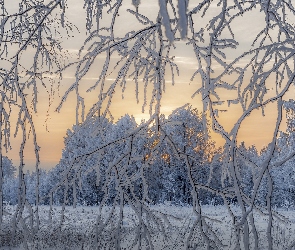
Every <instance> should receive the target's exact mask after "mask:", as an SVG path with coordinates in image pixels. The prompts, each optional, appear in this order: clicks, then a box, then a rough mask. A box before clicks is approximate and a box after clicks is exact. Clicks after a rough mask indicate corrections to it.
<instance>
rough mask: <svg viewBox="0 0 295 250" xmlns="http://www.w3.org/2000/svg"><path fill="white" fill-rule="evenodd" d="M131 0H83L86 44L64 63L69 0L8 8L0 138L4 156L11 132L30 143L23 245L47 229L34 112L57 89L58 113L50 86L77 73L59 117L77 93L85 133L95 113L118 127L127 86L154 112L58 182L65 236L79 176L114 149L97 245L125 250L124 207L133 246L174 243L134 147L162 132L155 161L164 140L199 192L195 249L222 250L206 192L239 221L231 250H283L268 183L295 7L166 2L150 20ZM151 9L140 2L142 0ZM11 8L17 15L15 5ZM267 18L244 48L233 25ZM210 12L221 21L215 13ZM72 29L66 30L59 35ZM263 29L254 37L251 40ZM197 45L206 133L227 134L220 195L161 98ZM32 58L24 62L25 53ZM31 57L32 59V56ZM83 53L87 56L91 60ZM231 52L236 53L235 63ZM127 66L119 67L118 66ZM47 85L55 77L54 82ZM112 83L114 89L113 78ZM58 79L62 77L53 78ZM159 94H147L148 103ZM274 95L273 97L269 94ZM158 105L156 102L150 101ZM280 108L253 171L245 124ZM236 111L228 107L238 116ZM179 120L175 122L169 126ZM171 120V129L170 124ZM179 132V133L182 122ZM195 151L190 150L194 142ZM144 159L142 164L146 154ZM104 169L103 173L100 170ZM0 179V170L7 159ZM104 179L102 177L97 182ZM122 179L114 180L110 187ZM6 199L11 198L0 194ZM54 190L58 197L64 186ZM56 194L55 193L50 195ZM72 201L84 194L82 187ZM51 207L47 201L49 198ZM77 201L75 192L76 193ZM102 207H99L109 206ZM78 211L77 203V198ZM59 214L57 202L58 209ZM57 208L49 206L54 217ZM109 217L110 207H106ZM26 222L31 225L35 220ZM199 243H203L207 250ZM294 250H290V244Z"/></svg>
mask: <svg viewBox="0 0 295 250" xmlns="http://www.w3.org/2000/svg"><path fill="white" fill-rule="evenodd" d="M126 2H127V1H123V0H96V1H89V0H85V1H84V10H85V11H86V18H85V20H86V21H85V27H86V31H87V34H88V37H87V38H86V40H85V41H84V43H83V45H82V46H81V54H80V57H79V59H78V61H75V60H72V61H71V60H70V59H69V61H67V57H66V54H65V52H64V51H63V49H62V46H61V44H60V41H59V39H61V38H58V36H57V35H56V34H65V33H67V34H69V33H70V32H71V30H72V29H73V25H71V24H70V23H69V22H67V19H66V15H67V5H70V4H71V2H69V1H65V0H54V1H45V0H44V1H33V0H29V1H22V0H20V1H17V4H16V5H15V6H16V7H14V8H11V6H12V4H11V3H8V2H7V1H0V6H1V12H2V13H1V15H0V20H1V23H0V25H1V26H0V55H1V68H0V75H1V102H0V130H1V133H0V134H1V137H0V143H1V147H0V148H1V151H0V159H2V155H3V153H4V151H5V150H9V147H10V137H11V130H14V131H13V132H12V133H13V134H14V135H17V134H20V135H21V137H22V142H21V143H20V145H19V149H20V150H19V160H20V161H19V171H18V177H19V191H18V206H17V209H16V212H15V214H14V215H13V216H12V224H13V231H14V232H15V231H16V230H17V228H18V227H19V225H22V228H23V237H24V247H25V248H27V249H28V248H29V242H30V241H31V239H32V237H33V236H34V234H35V233H36V232H38V230H39V228H40V221H39V213H38V205H39V198H40V197H39V177H38V176H39V150H40V148H39V145H38V141H37V134H36V132H35V127H34V121H33V119H32V115H33V113H35V112H37V106H38V105H37V104H38V96H39V91H41V89H42V88H43V91H47V92H48V96H49V105H50V100H51V99H50V98H51V97H52V91H51V89H52V88H53V89H55V88H57V87H58V85H59V82H60V81H61V80H62V75H61V73H62V71H63V69H64V68H66V67H70V66H71V65H72V66H74V67H76V73H75V75H74V78H75V80H74V81H73V83H72V85H71V86H70V87H69V88H68V90H67V91H66V92H65V93H64V95H63V96H62V98H61V102H60V105H59V106H58V107H57V111H59V110H61V109H62V106H63V104H64V103H65V102H66V100H67V98H68V96H69V95H70V94H71V93H72V92H73V93H74V94H75V95H76V100H77V102H76V123H77V125H78V124H80V123H83V125H84V126H87V123H88V122H90V121H91V119H92V118H93V117H94V116H98V117H99V118H100V119H101V121H103V120H104V119H106V118H109V119H112V114H111V111H110V107H111V105H112V101H113V96H114V93H115V92H116V91H122V94H123V95H124V91H125V90H127V89H128V88H130V87H129V85H130V80H129V79H131V81H132V82H134V83H135V96H136V98H137V100H138V102H140V101H141V102H142V104H143V105H142V109H143V110H145V109H148V110H149V113H150V118H149V119H148V120H147V121H146V122H145V123H143V124H141V125H140V126H138V127H135V128H133V129H131V130H130V131H128V133H126V134H124V135H123V136H121V137H116V138H112V139H110V140H109V141H106V142H105V143H103V144H102V145H99V146H98V147H96V148H93V149H91V150H89V151H88V152H81V153H79V154H77V155H76V156H75V157H74V158H73V161H72V162H71V163H70V166H69V168H68V169H67V170H66V171H65V172H64V176H63V178H61V181H60V183H59V185H58V186H57V187H56V188H59V187H60V186H63V187H64V194H65V195H64V200H63V206H62V213H61V214H62V216H61V219H60V228H61V226H62V225H63V223H64V221H65V217H64V210H65V205H66V202H67V193H68V189H69V187H70V186H71V185H72V186H73V187H75V186H76V185H73V184H75V183H76V181H77V182H79V180H80V178H79V176H78V175H74V177H73V176H72V179H68V177H69V176H70V174H73V173H75V170H77V169H79V168H80V167H81V166H82V165H83V164H84V163H85V161H87V159H88V158H89V157H91V156H92V155H93V154H97V153H98V154H101V153H102V152H103V151H104V150H106V149H107V148H109V147H113V146H114V145H115V146H119V147H122V148H123V149H124V150H123V152H124V153H123V154H122V155H121V156H120V157H118V158H115V159H112V161H110V162H109V165H108V167H107V169H106V172H107V173H108V174H109V177H110V178H109V182H108V185H107V186H105V189H104V190H105V193H109V192H110V190H111V188H113V189H115V190H116V192H115V193H114V197H113V200H114V203H113V204H114V205H113V209H112V210H111V212H110V213H109V214H108V216H107V218H102V217H101V214H98V217H97V223H96V225H95V227H94V228H93V234H94V235H95V237H94V240H93V242H92V243H91V244H92V245H91V247H93V248H99V247H101V244H103V243H102V242H100V240H101V239H102V241H103V237H102V236H103V235H105V234H106V233H107V232H112V235H111V240H108V242H105V244H107V246H108V247H109V248H110V249H112V248H114V249H120V246H121V242H122V241H123V240H124V239H123V236H122V228H123V218H124V205H125V204H126V203H128V204H129V205H130V206H131V207H132V209H133V210H134V212H135V213H136V216H137V222H138V223H137V226H136V229H135V235H134V239H133V241H132V242H133V244H132V247H136V248H137V249H143V248H149V249H154V244H153V239H152V238H153V230H158V231H160V232H162V233H163V235H165V222H167V220H166V219H167V215H163V214H157V213H156V212H155V211H153V210H152V209H151V207H150V204H149V201H148V198H147V196H146V193H145V192H146V190H147V187H146V186H145V185H146V184H145V176H144V171H142V169H143V168H145V167H148V164H149V159H152V157H146V155H143V154H142V153H143V152H141V154H139V153H138V152H136V150H135V149H134V145H135V143H137V140H139V138H140V134H141V133H146V132H148V131H149V127H151V126H153V127H154V128H155V130H154V131H153V135H152V136H153V138H154V139H155V140H154V145H153V150H152V152H151V154H153V153H155V152H156V150H157V149H158V148H159V147H160V146H161V145H163V143H167V144H169V145H170V146H171V148H172V149H173V150H174V154H175V156H176V157H177V158H180V159H183V160H184V161H185V165H186V171H187V176H188V179H189V181H190V185H191V186H192V199H193V212H194V214H195V217H196V220H195V221H194V224H193V225H194V226H193V227H192V228H190V233H189V235H188V238H187V248H188V249H193V248H194V246H195V247H196V244H197V243H196V242H195V241H194V239H195V238H194V236H195V235H196V234H198V235H199V236H200V239H201V240H200V242H201V243H200V244H202V245H199V246H201V247H203V248H206V249H210V248H211V249H212V248H214V249H218V248H220V249H224V247H228V246H225V245H224V243H223V241H222V239H221V238H220V237H218V236H217V235H216V233H215V232H214V230H213V229H212V227H211V226H210V218H208V217H205V216H204V214H203V211H202V206H201V204H200V201H199V193H200V190H201V189H206V190H208V191H210V192H212V193H214V194H218V195H220V196H221V197H222V198H223V200H224V204H225V206H226V207H227V208H228V213H229V216H231V218H232V227H233V241H232V242H233V243H232V245H231V246H230V247H232V248H233V249H241V248H242V249H259V248H260V247H261V246H260V245H259V244H260V242H261V237H266V239H267V242H268V248H269V249H274V248H275V246H274V245H273V244H274V243H273V239H272V232H273V223H274V221H284V218H283V217H282V216H280V215H279V214H277V213H276V212H275V211H274V210H273V206H272V193H273V185H274V182H273V179H272V176H271V169H272V167H273V166H272V161H273V157H274V155H275V149H276V145H277V143H278V136H279V130H280V125H281V123H282V117H283V105H284V100H285V96H286V95H287V93H288V92H289V91H291V89H292V87H293V85H294V76H295V75H294V74H295V73H294V68H295V65H294V34H295V32H294V25H293V21H292V20H293V18H294V13H295V9H294V7H293V4H292V2H291V1H283V0H277V1H255V0H251V1H236V0H233V1H227V0H221V1H208V0H204V1H202V0H201V1H195V2H194V1H192V0H191V1H188V0H178V1H170V0H169V1H166V0H159V1H158V5H157V6H156V7H155V13H156V15H155V16H154V17H149V16H147V15H145V9H144V8H141V6H142V3H141V1H137V0H133V1H132V4H131V5H129V6H128V7H127V8H126V5H125V4H126ZM142 2H143V1H142ZM9 7H10V8H9ZM257 9H258V10H259V15H261V16H262V17H263V19H264V25H263V27H262V28H261V30H259V31H258V32H257V34H255V36H254V39H253V41H252V42H251V46H250V47H249V48H246V47H243V46H241V45H240V42H239V41H238V40H239V38H238V36H237V35H236V34H235V32H236V30H237V29H236V26H235V23H237V22H243V20H244V17H245V16H247V14H251V13H257V12H256V10H257ZM123 12H124V14H125V15H126V16H128V17H129V16H130V17H132V18H134V19H135V20H136V21H137V22H138V24H139V25H138V28H136V29H135V30H130V31H128V32H126V33H125V34H123V35H122V34H121V33H120V32H119V31H118V30H117V29H116V27H117V25H118V22H119V21H118V20H119V16H120V15H121V14H122V13H123ZM212 13H213V14H212ZM62 30H63V32H62ZM253 32H254V31H253ZM183 40H184V41H185V43H186V46H188V47H190V48H191V51H192V53H193V54H194V56H195V59H196V64H195V73H194V74H193V75H192V79H191V81H197V80H198V81H200V84H201V86H200V88H198V89H196V91H195V93H194V94H193V97H194V96H196V97H197V96H198V95H199V96H201V99H202V106H203V110H202V113H203V124H204V125H206V124H208V123H209V124H211V128H212V130H213V131H214V132H216V133H219V134H220V135H221V136H222V137H223V139H224V140H225V144H224V147H223V149H224V151H223V154H221V155H216V158H220V159H222V161H223V165H222V169H221V170H222V174H221V183H223V189H220V190H219V189H217V188H213V187H211V186H209V185H206V184H205V183H202V182H200V183H199V182H196V181H195V179H194V177H193V174H192V168H193V159H192V157H191V156H190V154H189V153H188V152H187V151H186V150H185V149H183V148H179V147H178V145H177V144H176V143H175V141H173V139H172V138H170V136H169V134H167V133H166V131H165V129H164V128H163V126H164V125H163V124H165V123H163V120H164V119H163V117H162V116H161V100H162V96H163V95H164V94H165V89H166V88H168V87H169V88H170V87H171V86H168V85H167V78H168V75H169V77H170V79H171V81H172V83H174V80H175V78H174V76H175V75H176V74H178V72H179V68H178V66H177V64H176V63H175V61H174V58H173V51H174V50H175V49H177V47H178V46H179V44H180V43H181V42H182V41H183ZM28 51H30V53H29V55H33V56H31V60H30V61H29V62H26V63H25V64H24V63H23V61H24V60H26V58H27V52H28ZM32 51H33V52H32ZM84 51H86V54H83V53H82V52H84ZM233 55H234V56H233ZM99 57H103V58H104V62H103V66H102V70H101V71H100V72H98V74H97V76H96V80H95V81H94V82H93V86H92V87H91V88H89V91H96V93H97V95H98V99H97V101H96V103H94V104H93V106H92V108H91V109H90V111H89V112H86V110H85V105H84V98H83V96H82V95H81V92H80V89H81V84H82V81H83V78H84V77H85V76H87V74H88V73H89V71H90V70H91V69H92V67H93V66H94V63H95V62H96V61H97V60H98V58H99ZM118 58H119V59H118ZM53 75H54V77H50V78H48V77H49V76H53ZM110 75H112V76H114V80H113V81H112V83H111V84H110V85H109V84H107V82H106V80H107V79H108V77H109V76H110ZM51 79H55V81H52V80H51ZM140 86H143V95H144V98H143V100H140V99H139V89H140ZM150 89H151V93H150V95H149V94H148V92H149V90H150ZM270 90H273V91H270ZM227 92H229V93H230V98H224V97H223V94H222V93H227ZM149 96H150V97H149ZM226 104H227V105H228V106H229V107H230V106H231V107H232V106H234V107H239V108H240V110H241V112H240V114H239V117H238V118H237V120H236V121H235V123H234V124H233V125H232V127H231V128H230V129H229V130H226V129H224V126H223V124H222V123H221V120H220V119H219V117H218V116H219V115H220V116H221V115H222V111H224V109H225V106H226ZM271 104H276V107H277V108H276V109H277V114H276V116H277V119H276V124H275V128H274V130H273V136H272V139H271V141H270V146H269V147H268V149H267V152H266V153H265V155H264V156H265V157H264V158H263V160H261V161H260V162H258V163H255V162H252V161H251V159H249V158H248V157H247V155H245V154H243V152H242V151H241V150H240V149H239V145H238V136H239V132H240V129H241V126H242V125H243V124H244V123H245V120H246V118H247V117H248V116H251V115H252V113H253V112H254V111H255V110H257V109H258V110H259V111H261V112H262V114H264V111H265V109H266V108H267V106H270V105H271ZM229 111H230V110H229ZM12 116H14V117H17V121H16V123H15V124H11V120H12ZM167 122H170V121H167ZM102 124H103V122H102V123H99V124H97V131H98V133H101V131H103V125H102ZM173 124H174V123H172V125H173ZM175 125H176V124H175ZM28 135H30V136H31V137H33V141H34V152H35V156H36V164H35V165H36V166H35V168H36V174H37V178H36V191H35V193H36V204H35V206H34V207H32V206H31V205H30V204H29V203H28V201H27V200H26V198H25V197H26V186H25V181H24V170H23V168H24V147H25V145H26V142H27V139H28ZM185 147H186V145H185ZM138 154H139V155H138ZM293 156H294V152H290V155H288V156H287V157H286V158H284V159H282V160H281V161H279V163H277V164H283V163H284V162H285V161H287V160H289V159H290V157H293ZM135 161H137V162H141V165H140V166H141V168H138V169H137V172H136V173H137V176H136V177H134V176H133V175H130V174H129V173H128V171H127V169H128V168H127V167H128V166H131V165H132V164H133V163H134V162H135ZM241 161H243V162H245V163H246V164H248V165H251V166H252V167H253V169H254V170H255V171H254V172H255V174H254V175H253V176H254V177H253V191H252V192H251V193H248V194H246V193H245V192H244V189H243V187H242V186H241V176H240V173H239V162H241ZM93 167H95V166H93ZM0 172H1V173H3V167H2V162H0ZM97 174H99V173H97ZM134 178H139V179H141V182H142V185H143V186H142V190H143V191H142V192H143V194H142V196H138V195H136V193H135V192H134V186H133V183H134V182H133V180H134ZM111 180H113V181H111ZM262 180H265V183H266V187H267V193H266V197H265V199H266V204H265V206H259V205H257V199H258V191H259V188H260V186H261V185H262V184H261V183H262ZM2 185H3V174H1V175H0V186H2ZM1 190H2V189H1ZM55 190H56V189H55ZM53 192H54V190H52V192H51V194H53ZM73 193H75V189H74V190H73ZM0 196H1V197H0V225H1V224H2V218H3V203H2V200H3V195H2V192H0ZM229 198H235V199H236V200H237V204H238V208H239V213H238V214H236V213H235V212H234V211H233V210H232V209H231V206H230V204H229V202H228V200H229ZM40 199H42V198H40ZM74 199H75V195H74ZM105 202H106V201H105V200H104V201H103V202H102V204H106V203H105ZM74 204H75V201H74ZM51 205H52V204H51ZM25 209H27V211H29V213H30V216H29V219H25V218H24V216H23V212H24V210H25ZM50 209H51V208H50ZM100 211H102V206H101V210H100ZM256 212H259V213H262V214H263V215H265V216H267V218H268V220H267V221H268V224H267V227H266V228H265V232H266V233H265V235H264V236H261V235H260V234H258V233H257V227H256V226H257V225H256V223H255V218H254V214H255V213H256ZM27 221H29V223H28V222H27ZM198 244H199V243H198ZM290 247H291V246H290Z"/></svg>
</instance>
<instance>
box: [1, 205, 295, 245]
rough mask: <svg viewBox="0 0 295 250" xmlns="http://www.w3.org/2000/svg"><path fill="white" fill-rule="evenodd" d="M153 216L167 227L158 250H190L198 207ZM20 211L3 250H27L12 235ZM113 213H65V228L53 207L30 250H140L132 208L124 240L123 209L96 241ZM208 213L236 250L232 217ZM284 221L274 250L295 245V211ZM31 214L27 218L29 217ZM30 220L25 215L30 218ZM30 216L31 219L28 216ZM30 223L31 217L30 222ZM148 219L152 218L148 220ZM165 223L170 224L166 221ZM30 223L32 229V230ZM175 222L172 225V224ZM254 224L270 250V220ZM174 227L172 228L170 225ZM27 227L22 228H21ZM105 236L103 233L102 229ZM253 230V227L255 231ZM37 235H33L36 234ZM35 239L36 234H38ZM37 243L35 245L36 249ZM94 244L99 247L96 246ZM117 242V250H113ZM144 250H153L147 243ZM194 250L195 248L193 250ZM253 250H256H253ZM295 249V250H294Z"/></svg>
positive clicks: (165, 208) (6, 230) (156, 209)
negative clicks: (267, 234)
mask: <svg viewBox="0 0 295 250" xmlns="http://www.w3.org/2000/svg"><path fill="white" fill-rule="evenodd" d="M151 210H152V211H153V214H154V215H156V216H157V217H158V218H162V219H163V220H162V221H163V222H164V221H165V219H166V218H167V219H168V220H166V222H165V224H164V225H165V226H164V227H165V231H166V237H164V235H163V234H162V233H161V230H160V228H157V227H156V226H152V224H151V238H152V242H153V244H154V249H163V250H165V249H167V250H168V249H179V250H181V249H186V244H187V239H188V237H189V235H190V232H191V229H192V227H193V225H194V223H195V222H196V220H197V216H196V215H195V214H194V213H193V210H192V207H188V206H184V207H180V206H171V205H169V204H165V205H157V206H151ZM14 211H15V207H13V206H7V207H6V215H5V216H4V225H3V228H2V231H1V235H0V245H1V246H2V247H1V249H24V247H25V246H24V245H22V244H21V243H20V242H21V241H22V239H23V236H22V234H20V233H19V232H17V233H16V234H15V235H12V234H11V232H10V231H11V230H10V226H9V221H10V219H11V215H10V214H13V213H14ZM110 211H111V208H110V207H104V208H103V210H102V211H101V221H100V223H98V219H97V218H98V216H97V215H98V214H99V213H100V212H99V208H98V207H84V206H79V207H77V208H75V209H74V208H72V207H66V208H65V217H64V218H65V220H64V222H63V224H62V225H61V227H60V221H61V207H58V206H55V207H53V210H52V223H50V221H49V216H48V215H49V207H48V206H42V207H40V211H39V215H40V220H41V227H40V230H39V232H38V233H37V234H35V236H34V237H33V238H30V237H31V236H30V234H28V235H27V236H25V237H27V241H28V242H29V245H28V247H29V249H73V250H74V249H95V248H94V247H98V249H114V246H115V245H114V244H116V242H118V237H120V239H121V240H120V247H121V248H120V249H138V244H137V245H135V246H133V247H132V243H133V239H134V238H135V237H136V232H137V231H136V228H137V226H138V225H139V221H138V219H137V216H136V214H135V212H134V211H133V210H132V209H131V207H129V206H124V210H123V221H122V222H120V224H119V228H120V234H119V232H118V230H117V228H118V221H119V220H118V218H119V208H116V209H115V212H114V214H113V215H112V216H111V218H110V222H109V224H108V226H107V227H106V228H105V230H103V231H102V233H101V234H99V235H100V238H99V239H97V238H96V237H95V235H96V234H95V231H94V228H99V227H95V225H96V224H99V225H101V222H102V221H103V222H105V220H106V218H107V217H108V215H109V214H110ZM233 211H234V213H235V214H238V213H239V209H238V207H233ZM202 212H203V215H204V216H205V221H206V223H207V224H208V225H209V226H211V229H212V231H214V233H215V234H216V236H217V237H218V238H219V239H220V240H221V241H222V243H223V244H224V245H225V246H224V247H222V248H221V249H233V248H234V242H233V241H234V230H233V228H232V222H231V217H230V216H229V214H228V212H227V210H226V208H225V207H223V206H207V205H206V206H202ZM278 212H279V213H280V214H281V215H283V216H285V217H286V218H287V219H288V222H287V223H283V222H281V221H278V220H277V219H274V220H273V229H272V234H273V239H274V240H273V243H274V245H273V249H277V250H279V249H288V246H290V244H291V243H292V242H293V241H295V211H294V210H279V211H278ZM25 213H27V212H25ZM24 215H25V214H24ZM28 215H29V214H28ZM24 217H25V216H24ZM144 218H146V217H144ZM164 218H165V219H164ZM29 219H30V218H29V217H28V218H27V220H26V223H27V224H28V225H29ZM168 221H169V222H168ZM254 221H255V225H256V227H257V231H258V235H259V239H260V240H259V249H268V245H267V237H266V229H267V226H268V217H267V216H263V215H261V214H258V213H257V214H256V213H254ZM169 224H170V225H169ZM19 227H20V228H21V227H22V223H19ZM97 230H99V229H97ZM250 230H251V227H250ZM30 232H31V231H30ZM32 235H33V234H32ZM199 235H200V234H199V231H198V227H196V228H195V230H194V233H193V234H192V238H191V240H190V245H191V246H192V247H193V246H195V247H196V248H195V249H205V248H204V245H203V243H202V240H201V238H200V236H199ZM12 238H13V239H14V246H13V247H8V244H9V242H11V239H12ZM32 242H33V243H32ZM94 242H99V243H98V245H95V243H94ZM111 242H113V243H114V244H111ZM140 249H148V248H147V247H146V245H145V243H144V240H143V239H142V245H141V247H140ZM192 249H193V248H192ZM250 249H253V245H252V248H250ZM291 249H292V248H291ZM294 249H295V248H294Z"/></svg>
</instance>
